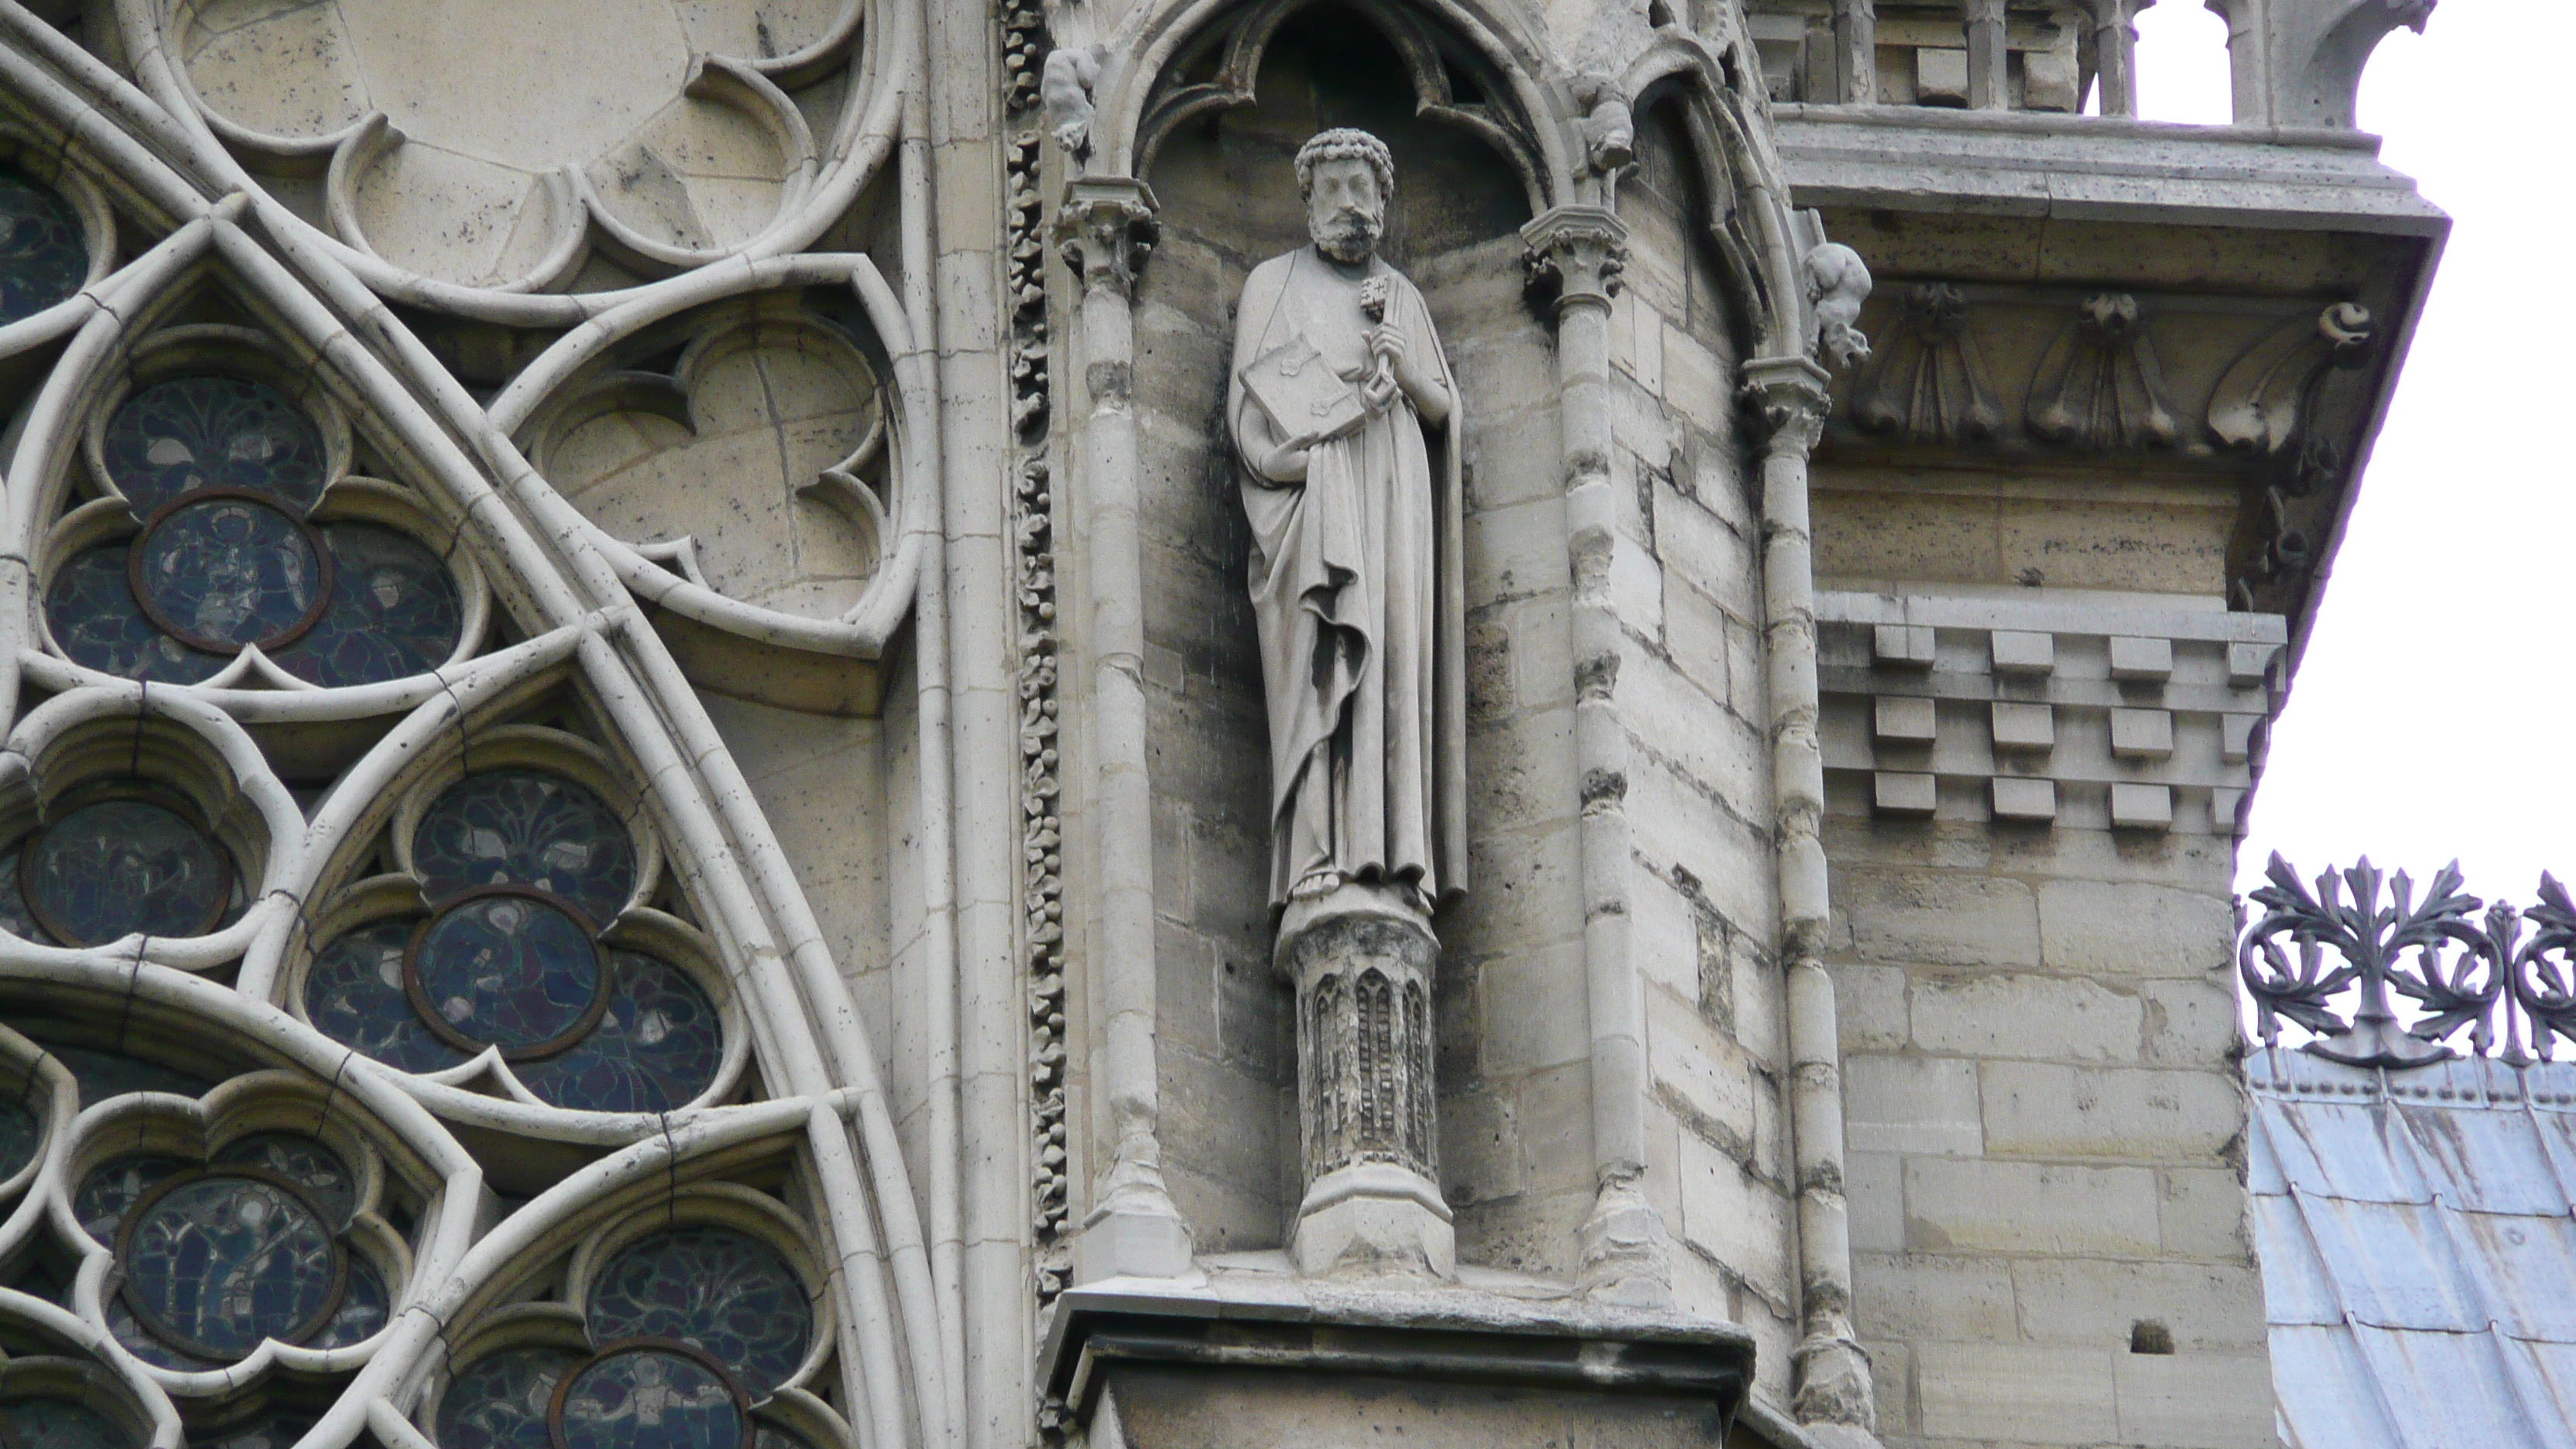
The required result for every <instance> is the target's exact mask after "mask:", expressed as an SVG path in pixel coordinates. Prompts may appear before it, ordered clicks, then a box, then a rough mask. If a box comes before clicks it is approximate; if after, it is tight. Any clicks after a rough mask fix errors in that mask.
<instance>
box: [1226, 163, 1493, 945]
mask: <svg viewBox="0 0 2576 1449" xmlns="http://www.w3.org/2000/svg"><path fill="white" fill-rule="evenodd" d="M1297 186H1298V190H1299V191H1300V192H1301V193H1302V194H1303V195H1304V197H1305V200H1306V225H1307V230H1308V232H1309V233H1310V234H1311V235H1312V236H1313V238H1314V243H1313V245H1311V246H1307V247H1302V248H1300V249H1298V250H1296V251H1293V252H1290V253H1288V254H1287V255H1286V256H1280V257H1273V258H1271V259H1270V260H1269V261H1266V262H1263V263H1262V264H1261V265H1260V266H1258V267H1255V268H1254V269H1253V271H1252V275H1251V276H1250V277H1249V278H1247V279H1246V280H1245V282H1244V287H1243V302H1242V306H1241V307H1240V308H1239V309H1238V310H1237V312H1236V333H1235V343H1234V368H1233V374H1232V383H1231V387H1230V389H1229V395H1228V399H1227V417H1228V419H1229V422H1230V425H1231V427H1232V430H1233V434H1234V443H1235V447H1236V449H1237V450H1238V451H1239V452H1240V453H1241V455H1242V458H1243V463H1244V466H1245V468H1246V470H1247V476H1246V478H1245V480H1244V484H1243V506H1244V512H1245V513H1246V514H1247V515H1249V516H1250V519H1251V522H1252V535H1253V550H1252V559H1251V568H1250V584H1251V591H1252V602H1253V610H1254V613H1255V615H1256V616H1257V618H1258V620H1259V626H1260V634H1261V662H1262V673H1263V677H1264V683H1265V685H1266V686H1267V688H1266V693H1267V695H1268V702H1269V719H1270V781H1271V786H1270V800H1271V842H1272V843H1271V871H1270V901H1271V905H1272V906H1273V908H1281V907H1284V906H1286V905H1287V904H1288V903H1290V902H1291V901H1297V902H1320V901H1321V900H1323V899H1324V898H1325V897H1329V896H1332V895H1333V894H1334V893H1335V892H1337V891H1339V890H1340V889H1341V888H1342V887H1343V886H1345V885H1346V884H1347V885H1356V886H1359V887H1363V888H1365V889H1367V890H1368V891H1370V892H1371V893H1372V894H1375V895H1378V896H1380V897H1381V899H1384V900H1386V901H1387V902H1388V903H1389V904H1399V903H1400V904H1403V905H1408V906H1410V907H1411V908H1412V909H1413V910H1415V911H1418V912H1421V913H1422V914H1424V915H1427V914H1428V912H1429V910H1430V908H1431V906H1432V905H1433V904H1435V903H1436V902H1438V901H1439V900H1441V899H1442V898H1444V897H1446V896H1449V895H1452V894H1455V893H1457V892H1459V891H1461V890H1463V889H1464V888H1465V886H1466V864H1467V857H1466V812H1465V806H1464V800H1463V779H1464V775H1463V768H1464V739H1465V727H1466V696H1465V687H1464V682H1463V674H1464V662H1465V658H1464V645H1463V640H1462V635H1461V624H1462V618H1461V605H1460V596H1461V593H1462V588H1461V581H1460V565H1459V550H1458V540H1459V472H1458V468H1459V448H1458V438H1459V397H1458V387H1457V383H1456V380H1455V379H1454V377H1453V376H1452V375H1451V373H1450V370H1449V360H1448V358H1447V357H1446V356H1445V355H1443V353H1442V352H1441V348H1440V338H1439V334H1438V333H1437V332H1436V331H1434V330H1433V328H1432V325H1431V313H1430V310H1429V309H1428V308H1427V307H1425V306H1424V304H1423V300H1422V294H1421V292H1419V291H1418V290H1416V289H1415V288H1414V285H1413V283H1412V282H1410V281H1408V280H1406V278H1405V277H1404V276H1403V274H1402V273H1399V272H1397V271H1396V270H1395V269H1394V268H1392V267H1390V266H1388V265H1387V264H1386V262H1385V260H1384V259H1383V258H1381V257H1379V256H1378V255H1377V242H1378V238H1379V237H1380V236H1381V235H1382V234H1383V233H1384V232H1385V229H1386V208H1387V204H1388V202H1389V201H1390V200H1391V199H1392V197H1393V194H1394V190H1395V164H1394V160H1393V158H1392V157H1391V156H1390V155H1389V154H1388V152H1387V149H1386V146H1385V144H1384V143H1383V142H1381V141H1379V140H1378V139H1377V138H1376V137H1374V136H1371V135H1369V134H1368V133H1367V132H1365V131H1354V130H1331V131H1325V132H1322V133H1320V134H1318V135H1316V136H1315V137H1314V138H1313V139H1311V140H1309V141H1308V142H1307V143H1306V144H1305V146H1304V147H1303V148H1302V149H1301V150H1299V151H1298V153H1297Z"/></svg>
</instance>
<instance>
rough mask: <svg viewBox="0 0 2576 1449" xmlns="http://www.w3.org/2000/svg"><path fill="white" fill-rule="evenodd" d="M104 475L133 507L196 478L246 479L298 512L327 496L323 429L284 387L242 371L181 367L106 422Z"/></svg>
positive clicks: (246, 484)
mask: <svg viewBox="0 0 2576 1449" xmlns="http://www.w3.org/2000/svg"><path fill="white" fill-rule="evenodd" d="M104 441H105V444H106V448H105V451H106V455H107V475H108V477H110V478H111V479H113V480H115V482H116V486H117V489H118V491H120V492H122V493H123V494H124V495H125V501H126V502H127V503H129V504H131V505H132V506H133V508H134V511H135V513H136V514H137V515H142V514H148V513H151V512H152V511H153V510H155V509H157V508H159V507H160V506H161V505H162V504H165V503H167V502H169V501H170V500H171V499H173V498H176V497H178V496H179V495H180V494H182V493H186V492H189V491H191V490H192V489H197V488H247V489H249V490H251V491H252V492H255V493H265V494H268V495H270V496H272V497H275V498H279V499H283V500H284V501H285V502H287V503H288V504H290V505H292V506H293V508H294V509H295V511H296V512H298V513H301V512H302V511H304V510H305V509H308V508H311V507H312V506H313V503H314V500H315V499H318V498H320V497H321V496H322V484H323V481H324V480H323V477H322V465H323V454H322V430H321V429H319V428H317V427H315V426H314V425H313V420H312V419H311V418H309V417H307V416H305V415H304V412H303V410H302V409H300V408H298V407H296V406H295V404H293V403H291V402H289V401H287V400H286V397H285V395H284V394H283V393H280V392H279V391H278V390H277V389H275V388H273V387H270V386H268V385H266V384H264V383H256V382H249V381H245V380H244V379H241V378H237V377H177V378H172V379H170V380H169V381H167V382H156V383H154V384H152V385H151V386H149V387H146V388H143V389H141V390H140V391H138V392H136V393H135V394H134V395H133V396H132V397H129V398H127V399H126V400H125V402H124V403H123V404H122V405H121V406H119V407H118V408H117V410H116V415H115V416H113V417H111V418H109V419H108V422H107V434H106V437H105V440H104Z"/></svg>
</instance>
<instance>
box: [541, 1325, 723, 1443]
mask: <svg viewBox="0 0 2576 1449" xmlns="http://www.w3.org/2000/svg"><path fill="white" fill-rule="evenodd" d="M742 1440H743V1416H742V1404H741V1402H740V1401H739V1400H738V1399H736V1398H735V1396H734V1390H733V1386H732V1385H731V1384H728V1383H726V1382H725V1381H724V1376H723V1375H722V1374H721V1373H719V1372H718V1371H717V1370H715V1369H714V1368H711V1367H709V1366H708V1365H706V1364H704V1363H701V1362H699V1361H698V1360H696V1359H694V1358H691V1357H688V1356H687V1355H684V1354H678V1353H671V1352H668V1351H666V1350H663V1349H658V1348H640V1347H639V1348H630V1349H626V1350H622V1351H620V1352H616V1353H608V1354H603V1355H601V1356H600V1357H599V1358H596V1359H594V1360H592V1361H591V1362H590V1363H588V1364H586V1365H584V1366H583V1367H582V1368H580V1369H579V1370H577V1371H576V1372H575V1373H574V1375H573V1378H572V1382H571V1383H570V1384H568V1385H566V1386H565V1389H564V1392H563V1407H562V1439H561V1442H562V1444H563V1445H564V1446H565V1449H739V1446H740V1445H741V1443H742Z"/></svg>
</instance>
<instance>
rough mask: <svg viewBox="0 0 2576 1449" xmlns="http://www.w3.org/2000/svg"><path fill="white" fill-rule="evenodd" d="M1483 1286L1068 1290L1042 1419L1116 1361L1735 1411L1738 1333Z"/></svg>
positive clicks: (1083, 1394)
mask: <svg viewBox="0 0 2576 1449" xmlns="http://www.w3.org/2000/svg"><path fill="white" fill-rule="evenodd" d="M1272 1256H1277V1255H1272ZM1285 1261H1286V1260H1285V1258H1284V1257H1282V1258H1281V1259H1280V1262H1281V1264H1282V1266H1283V1267H1284V1265H1285ZM1466 1271H1472V1270H1466ZM1477 1276H1479V1277H1482V1276H1486V1275H1477ZM1492 1276H1494V1277H1496V1278H1497V1280H1498V1281H1497V1282H1496V1283H1495V1284H1494V1285H1493V1286H1492V1287H1484V1286H1476V1285H1474V1284H1471V1283H1460V1284H1457V1285H1442V1286H1429V1285H1417V1284H1414V1283H1410V1282H1406V1281H1403V1280H1388V1279H1378V1280H1367V1279H1352V1280H1341V1281H1331V1280H1319V1279H1311V1278H1299V1277H1296V1276H1293V1275H1291V1274H1289V1273H1286V1272H1261V1271H1239V1270H1235V1271H1229V1270H1227V1269H1223V1268H1220V1269H1219V1270H1218V1271H1216V1272H1214V1273H1205V1272H1201V1273H1196V1274H1193V1275H1192V1276H1191V1277H1189V1278H1186V1279H1143V1278H1124V1279H1116V1278H1113V1279H1105V1280H1102V1281H1100V1282H1097V1283H1091V1284H1086V1285H1084V1286H1082V1287H1079V1288H1074V1289H1070V1290H1067V1291H1066V1293H1065V1294H1064V1295H1063V1296H1062V1297H1061V1298H1059V1299H1058V1300H1057V1301H1056V1304H1055V1308H1054V1312H1053V1314H1052V1315H1051V1317H1050V1319H1049V1321H1048V1323H1047V1329H1046V1342H1045V1344H1044V1346H1043V1347H1042V1349H1041V1350H1040V1353H1039V1357H1038V1370H1039V1375H1040V1382H1041V1383H1042V1385H1043V1393H1044V1395H1045V1399H1046V1402H1047V1405H1048V1409H1049V1417H1050V1418H1053V1419H1055V1420H1057V1421H1058V1422H1060V1423H1083V1422H1087V1421H1088V1419H1089V1418H1090V1416H1091V1414H1092V1412H1093V1410H1094V1409H1095V1408H1096V1407H1097V1405H1098V1401H1099V1398H1100V1394H1101V1391H1102V1389H1103V1388H1104V1387H1106V1385H1107V1382H1108V1377H1109V1375H1110V1373H1111V1372H1112V1371H1114V1369H1115V1368H1116V1367H1117V1366H1119V1365H1122V1364H1129V1365H1159V1366H1167V1367H1200V1368H1208V1369H1222V1370H1245V1369H1264V1370H1285V1371H1303V1372H1306V1373H1330V1374H1352V1375H1365V1376H1371V1377H1385V1378H1401V1379H1407V1380H1440V1381H1444V1382H1452V1383H1508V1384H1515V1385H1523V1386H1529V1387H1536V1388H1554V1389H1567V1390H1590V1391H1601V1390H1619V1391H1626V1392H1642V1393H1658V1394H1666V1395H1678V1396H1684V1397H1694V1398H1707V1399H1711V1400H1713V1401H1715V1402H1716V1403H1717V1404H1718V1406H1719V1407H1720V1408H1721V1410H1722V1411H1723V1412H1724V1413H1725V1414H1727V1415H1728V1416H1730V1417H1731V1416H1732V1415H1733V1414H1734V1413H1735V1412H1736V1411H1737V1409H1738V1408H1739V1407H1740V1406H1741V1405H1742V1404H1743V1401H1744V1399H1745V1397H1746V1395H1747V1393H1748V1390H1749V1388H1750V1386H1751V1384H1752V1382H1753V1353H1754V1349H1753V1334H1752V1331H1751V1330H1750V1329H1747V1328H1744V1327H1742V1326H1741V1325H1738V1324H1734V1323H1729V1322H1725V1321H1723V1320H1714V1319H1708V1318H1702V1317H1698V1316H1695V1315H1691V1314H1685V1313H1678V1312H1673V1311H1669V1310H1652V1309H1637V1308H1622V1307H1617V1306H1612V1305H1601V1304H1595V1303H1590V1302H1586V1301H1584V1300H1581V1299H1577V1298H1575V1297H1573V1296H1571V1294H1570V1293H1567V1292H1564V1290H1553V1291H1556V1292H1559V1293H1562V1294H1563V1296H1552V1297H1525V1296H1519V1293H1518V1292H1514V1291H1496V1290H1498V1289H1515V1288H1516V1289H1519V1290H1521V1291H1551V1290H1548V1289H1542V1288H1540V1286H1539V1285H1537V1284H1536V1283H1535V1282H1532V1283H1527V1284H1523V1283H1519V1282H1517V1280H1512V1281H1501V1280H1505V1279H1508V1276H1509V1275H1492ZM1757 1417H1767V1418H1770V1419H1776V1418H1778V1416H1777V1415H1776V1414H1773V1415H1768V1416H1757Z"/></svg>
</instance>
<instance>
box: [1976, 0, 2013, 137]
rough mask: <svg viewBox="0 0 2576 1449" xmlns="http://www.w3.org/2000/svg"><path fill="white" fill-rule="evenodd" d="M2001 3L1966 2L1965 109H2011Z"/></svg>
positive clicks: (1990, 0) (1993, 0)
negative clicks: (1966, 99) (1966, 67)
mask: <svg viewBox="0 0 2576 1449" xmlns="http://www.w3.org/2000/svg"><path fill="white" fill-rule="evenodd" d="M2009 54H2010V52H2009V51H2008V50H2007V49H2006V48H2005V40H2004V0H1968V109H1970V110H1972V111H2006V110H2010V109H2012V83H2011V73H2010V66H2009Z"/></svg>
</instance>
